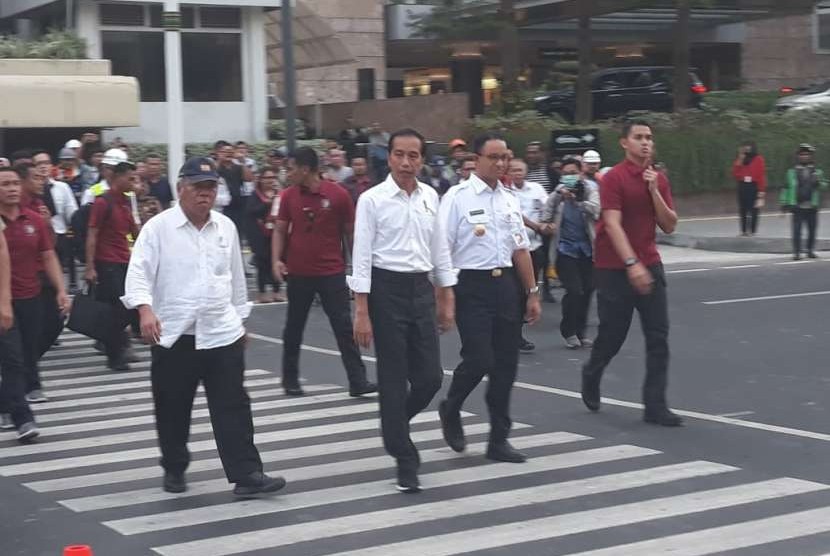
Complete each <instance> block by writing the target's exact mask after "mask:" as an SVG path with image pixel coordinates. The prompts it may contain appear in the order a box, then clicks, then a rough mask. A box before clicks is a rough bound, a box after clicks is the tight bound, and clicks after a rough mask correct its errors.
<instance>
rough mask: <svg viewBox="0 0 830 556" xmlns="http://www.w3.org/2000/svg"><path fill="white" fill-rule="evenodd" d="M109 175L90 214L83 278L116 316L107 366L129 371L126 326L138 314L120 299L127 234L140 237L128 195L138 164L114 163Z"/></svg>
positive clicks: (108, 344) (108, 343) (127, 252)
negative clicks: (107, 186)
mask: <svg viewBox="0 0 830 556" xmlns="http://www.w3.org/2000/svg"><path fill="white" fill-rule="evenodd" d="M109 175H110V177H109V178H108V184H109V189H108V190H106V192H104V193H103V194H101V195H99V196H98V197H96V198H95V202H94V203H93V205H92V209H91V210H90V213H89V224H88V228H87V236H86V261H87V265H86V272H85V274H84V278H85V279H86V281H87V283H88V284H92V285H94V286H95V297H96V298H97V299H98V301H103V302H105V303H109V304H111V305H112V306H113V319H114V321H115V322H116V323H117V324H118V326H114V327H113V330H112V335H111V337H110V338H108V339H107V340H106V341H104V346H105V347H106V354H107V366H108V367H109V368H110V369H111V370H113V371H126V370H129V368H130V366H129V364H128V362H127V357H126V352H127V348H128V347H129V337H128V336H127V333H126V332H125V330H124V327H125V326H126V325H127V324H129V323H130V322H135V319H136V315H135V314H134V313H132V314H130V313H127V312H126V311H124V307H123V306H122V305H121V303H119V302H118V298H119V297H121V296H122V295H124V277H125V276H126V274H127V265H128V264H129V262H130V244H129V241H128V240H127V236H128V235H132V237H136V236H138V224H137V223H136V221H135V218H134V217H133V211H132V204H131V202H130V197H128V196H127V193H129V192H130V191H132V190H133V183H134V177H135V164H133V163H132V162H130V161H129V160H123V161H121V162H119V163H118V164H116V165H114V166H112V168H111V172H110V174H109Z"/></svg>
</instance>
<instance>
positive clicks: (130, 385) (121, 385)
mask: <svg viewBox="0 0 830 556" xmlns="http://www.w3.org/2000/svg"><path fill="white" fill-rule="evenodd" d="M148 379H149V377H148ZM275 380H276V377H274V376H272V377H269V378H258V379H254V380H246V381H245V386H262V385H266V384H274V381H275ZM137 388H146V389H147V390H148V391H149V390H150V381H149V380H137V381H134V382H118V383H115V384H98V385H96V386H82V387H80V388H65V389H62V390H49V389H47V391H46V393H47V394H48V395H49V396H50V398H51V397H54V398H59V397H61V396H80V395H83V394H98V393H99V392H116V391H118V390H135V389H137Z"/></svg>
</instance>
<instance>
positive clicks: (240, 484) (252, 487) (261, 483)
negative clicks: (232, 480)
mask: <svg viewBox="0 0 830 556" xmlns="http://www.w3.org/2000/svg"><path fill="white" fill-rule="evenodd" d="M285 485H286V482H285V479H283V478H282V477H269V476H268V475H266V474H265V473H262V472H259V471H258V472H256V473H251V474H250V475H248V477H247V478H245V480H243V481H237V483H236V486H235V487H234V489H233V493H234V495H236V496H241V497H245V498H258V497H260V496H268V495H271V494H274V493H275V492H277V491H279V490H282V489H283V488H284V487H285Z"/></svg>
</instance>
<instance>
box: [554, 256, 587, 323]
mask: <svg viewBox="0 0 830 556" xmlns="http://www.w3.org/2000/svg"><path fill="white" fill-rule="evenodd" d="M556 273H557V274H558V275H559V281H560V282H561V283H562V287H563V288H564V289H565V297H563V298H562V322H561V323H560V324H559V331H560V332H561V333H562V337H563V338H570V337H571V336H576V337H578V338H585V337H586V336H585V329H586V327H587V326H588V309H589V308H590V307H591V295H592V294H593V293H594V262H593V261H592V260H591V258H590V257H579V258H576V257H570V256H568V255H563V254H562V253H557V255H556Z"/></svg>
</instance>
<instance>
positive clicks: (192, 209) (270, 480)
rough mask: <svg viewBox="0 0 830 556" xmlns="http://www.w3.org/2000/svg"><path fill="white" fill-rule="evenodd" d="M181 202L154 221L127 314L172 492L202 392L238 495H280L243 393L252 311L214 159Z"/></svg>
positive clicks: (194, 173) (189, 170) (200, 169)
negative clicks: (134, 317) (145, 368)
mask: <svg viewBox="0 0 830 556" xmlns="http://www.w3.org/2000/svg"><path fill="white" fill-rule="evenodd" d="M179 178H180V181H179V184H178V192H179V204H178V205H177V206H176V207H174V208H171V209H168V210H166V211H164V212H163V213H161V214H159V215H158V216H156V217H154V218H151V219H150V220H149V221H148V222H147V225H146V226H144V228H143V229H142V231H141V234H139V236H138V240H137V241H136V243H135V247H134V249H133V253H132V258H131V260H130V266H129V270H128V272H127V281H126V288H125V291H126V293H125V295H124V296H123V297H122V298H121V300H122V302H123V303H124V305H125V306H126V307H127V308H129V309H138V312H139V314H140V317H141V335H142V337H143V338H144V340H145V341H146V342H147V343H149V344H151V345H152V346H153V348H152V354H153V362H152V366H151V368H150V375H151V380H152V386H153V400H154V402H155V412H156V428H157V430H158V434H159V445H160V447H161V453H162V458H161V465H162V467H163V468H164V472H165V473H164V490H165V491H167V492H172V493H177V492H184V491H185V490H186V488H187V485H186V482H185V477H184V472H185V469H186V468H187V466H188V464H189V462H190V454H189V452H188V450H187V438H188V433H189V430H190V413H191V408H192V406H193V398H194V396H195V394H196V388H197V387H198V385H199V383H200V382H202V383H203V384H204V388H205V394H206V395H207V400H208V408H209V410H210V416H211V423H212V424H213V432H214V435H215V437H216V445H217V447H218V449H219V455H220V457H221V459H222V464H223V466H224V468H225V475H226V476H227V478H228V481H229V482H231V483H236V487H235V488H234V490H233V492H234V494H235V495H237V496H241V497H256V496H259V495H266V494H271V493H274V492H276V491H278V490H280V489H281V488H283V487H284V486H285V480H284V479H283V478H282V477H269V476H268V475H265V474H264V473H263V472H262V461H261V459H260V457H259V452H258V451H257V449H256V446H254V425H253V418H252V416H251V403H250V398H249V397H248V394H247V392H246V391H245V388H244V385H243V382H244V373H245V341H246V340H245V326H244V322H243V321H244V319H245V318H247V317H248V315H249V313H250V305H249V303H248V295H247V288H246V283H245V272H244V270H243V266H242V253H241V250H240V247H239V236H238V235H237V231H236V226H235V225H234V224H233V222H232V221H231V220H230V219H229V218H228V217H226V216H224V215H222V214H219V213H218V212H214V211H212V210H211V208H212V207H213V203H214V200H215V198H216V190H217V182H218V180H219V175H218V173H217V171H216V164H215V163H214V162H213V161H212V160H211V159H209V158H191V159H190V160H188V161H187V162H186V163H185V165H184V166H183V167H182V169H181V172H180V174H179Z"/></svg>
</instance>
